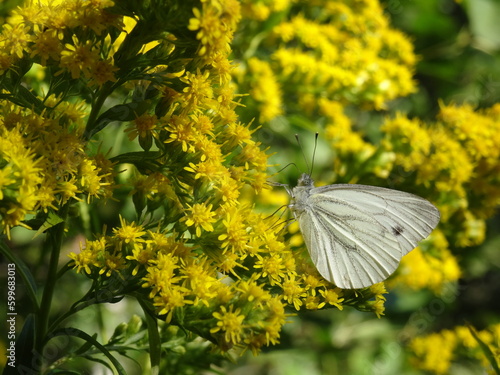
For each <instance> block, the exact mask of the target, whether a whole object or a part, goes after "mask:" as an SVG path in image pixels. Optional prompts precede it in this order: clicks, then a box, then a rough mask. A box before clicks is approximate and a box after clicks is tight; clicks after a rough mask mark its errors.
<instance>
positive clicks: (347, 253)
mask: <svg viewBox="0 0 500 375" xmlns="http://www.w3.org/2000/svg"><path fill="white" fill-rule="evenodd" d="M287 191H288V193H289V194H290V196H291V198H292V200H291V203H290V204H289V206H288V207H289V208H290V209H291V210H292V211H293V213H294V216H295V219H296V220H297V221H298V222H299V225H300V230H301V232H302V236H303V237H304V240H305V243H306V245H307V249H308V250H309V254H310V255H311V259H312V261H313V262H314V265H315V266H316V268H317V269H318V271H319V273H320V274H321V276H323V277H324V278H325V279H326V280H328V281H330V282H332V283H334V284H335V285H337V286H338V287H340V288H342V289H358V288H365V287H368V286H370V285H373V284H376V283H378V282H380V281H383V280H385V279H387V278H388V277H389V276H390V275H391V274H392V273H393V272H394V271H395V270H396V268H397V267H398V265H399V262H400V260H401V258H402V257H403V255H406V254H408V253H409V252H410V251H411V250H413V249H414V248H415V247H416V246H417V244H418V242H419V241H420V240H423V239H424V238H426V237H427V236H428V235H429V234H430V233H431V232H432V230H433V229H434V228H435V227H436V225H437V224H438V222H439V216H440V215H439V211H438V209H437V208H436V207H434V205H432V204H431V203H430V202H428V201H427V200H425V199H423V198H420V197H418V196H416V195H413V194H410V193H404V192H401V191H397V190H392V189H386V188H381V187H376V186H367V185H353V184H337V185H328V186H322V187H315V186H314V181H313V180H312V179H311V176H310V175H309V174H307V173H304V174H302V176H301V177H300V178H299V181H298V184H297V186H296V187H294V188H293V189H290V188H288V187H287Z"/></svg>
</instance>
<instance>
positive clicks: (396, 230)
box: [391, 225, 405, 236]
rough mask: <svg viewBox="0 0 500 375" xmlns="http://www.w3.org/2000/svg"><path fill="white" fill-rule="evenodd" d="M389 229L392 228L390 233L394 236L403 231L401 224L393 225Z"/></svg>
mask: <svg viewBox="0 0 500 375" xmlns="http://www.w3.org/2000/svg"><path fill="white" fill-rule="evenodd" d="M391 229H392V234H394V235H395V236H400V235H402V234H403V232H404V231H405V230H404V228H403V227H402V226H401V225H396V226H395V227H392V228H391Z"/></svg>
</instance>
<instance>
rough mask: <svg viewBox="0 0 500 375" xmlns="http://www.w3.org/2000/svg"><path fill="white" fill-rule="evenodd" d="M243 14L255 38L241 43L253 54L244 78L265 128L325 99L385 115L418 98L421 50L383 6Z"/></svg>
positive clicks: (299, 6)
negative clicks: (402, 100) (393, 104)
mask: <svg viewBox="0 0 500 375" xmlns="http://www.w3.org/2000/svg"><path fill="white" fill-rule="evenodd" d="M242 9H243V21H242V29H243V30H252V32H251V33H248V34H243V35H241V36H240V37H239V38H238V39H237V40H236V41H235V43H234V45H235V53H236V54H237V53H241V52H244V53H245V54H246V55H243V56H241V58H242V59H243V62H244V63H243V64H242V66H241V68H240V69H239V71H238V72H237V73H236V76H237V78H238V84H239V86H240V88H241V90H242V91H243V90H246V91H248V92H250V93H251V94H252V95H250V97H249V98H248V99H246V100H244V103H245V104H246V105H247V106H248V109H247V110H248V111H255V114H256V117H258V118H259V119H260V121H261V122H269V121H271V120H273V119H274V118H276V117H277V116H280V115H282V114H283V113H284V109H285V110H286V114H300V113H304V112H305V113H307V114H312V113H315V112H316V111H317V110H318V109H319V103H320V102H321V100H323V99H325V98H328V99H329V100H334V101H336V102H338V103H339V105H341V106H342V107H346V106H349V105H353V104H354V105H358V106H362V107H363V108H375V109H382V108H385V105H386V103H387V101H389V100H392V99H395V98H397V97H401V96H404V95H407V94H409V93H412V92H414V91H415V84H414V82H413V79H412V72H413V69H414V65H415V63H416V57H415V55H414V53H413V47H412V45H411V43H410V41H409V40H408V38H407V37H406V36H404V35H403V34H402V33H401V32H399V31H397V30H394V29H392V28H391V27H390V26H389V21H388V18H387V16H386V15H384V12H383V9H382V7H381V5H380V3H379V2H378V1H376V0H362V1H355V2H352V1H344V0H341V1H327V0H314V1H308V2H291V1H287V0H283V1H244V2H243V6H242ZM263 21H265V22H263ZM247 55H248V56H252V57H251V58H248V56H247ZM237 56H238V57H240V56H239V55H237ZM261 56H262V57H261Z"/></svg>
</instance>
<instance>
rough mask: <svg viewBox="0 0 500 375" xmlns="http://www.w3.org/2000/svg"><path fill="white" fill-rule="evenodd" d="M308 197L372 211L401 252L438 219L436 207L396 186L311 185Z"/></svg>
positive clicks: (425, 233)
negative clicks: (391, 187)
mask: <svg viewBox="0 0 500 375" xmlns="http://www.w3.org/2000/svg"><path fill="white" fill-rule="evenodd" d="M310 197H311V198H314V201H318V202H322V201H325V200H326V201H327V200H330V199H332V200H335V201H342V202H345V203H346V204H349V205H351V206H352V207H358V208H359V209H361V210H362V211H363V212H365V213H367V214H368V215H371V216H372V217H373V218H374V219H375V220H376V221H377V222H379V223H380V224H381V225H382V226H383V227H384V228H385V229H386V230H388V231H390V232H391V233H392V234H393V235H394V236H395V237H396V239H397V240H398V242H399V244H400V245H401V250H402V252H403V255H406V254H408V252H410V251H411V250H413V249H414V248H415V247H416V246H417V244H418V242H419V241H421V240H423V239H424V238H426V237H427V236H428V235H429V234H430V233H431V232H432V230H433V229H434V228H435V227H436V225H437V224H438V223H439V217H440V215H439V211H438V209H437V208H436V207H434V205H433V204H432V203H430V202H429V201H427V200H425V199H423V198H420V197H418V196H416V195H414V194H410V193H405V192H402V191H398V190H392V189H386V188H381V187H376V186H368V185H354V184H338V185H330V186H323V187H319V188H313V189H311V196H310ZM320 205H321V203H320Z"/></svg>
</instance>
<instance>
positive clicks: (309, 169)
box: [295, 134, 311, 175]
mask: <svg viewBox="0 0 500 375" xmlns="http://www.w3.org/2000/svg"><path fill="white" fill-rule="evenodd" d="M295 139H296V140H297V143H298V145H299V147H300V151H302V157H303V158H304V161H305V162H306V166H307V170H308V172H309V175H311V167H310V166H309V163H308V162H307V158H306V154H305V153H304V148H303V147H302V144H301V143H300V139H299V135H298V134H295Z"/></svg>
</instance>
